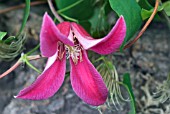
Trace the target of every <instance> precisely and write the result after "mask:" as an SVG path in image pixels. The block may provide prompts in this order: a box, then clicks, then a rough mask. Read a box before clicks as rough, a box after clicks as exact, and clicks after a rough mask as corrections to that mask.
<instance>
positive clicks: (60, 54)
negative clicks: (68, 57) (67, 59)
mask: <svg viewBox="0 0 170 114" xmlns="http://www.w3.org/2000/svg"><path fill="white" fill-rule="evenodd" d="M57 47H58V56H57V57H58V58H59V59H60V60H61V59H62V58H63V56H64V44H63V43H62V42H60V41H58V43H57Z"/></svg>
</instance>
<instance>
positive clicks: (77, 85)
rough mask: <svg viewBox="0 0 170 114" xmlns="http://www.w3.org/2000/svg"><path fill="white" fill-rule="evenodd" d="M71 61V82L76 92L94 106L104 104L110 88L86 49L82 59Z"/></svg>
mask: <svg viewBox="0 0 170 114" xmlns="http://www.w3.org/2000/svg"><path fill="white" fill-rule="evenodd" d="M70 63H71V70H70V71H71V74H70V77H71V84H72V87H73V90H74V91H75V93H76V94H77V95H78V96H79V97H80V98H81V99H82V100H83V101H84V102H86V103H88V104H90V105H94V106H98V105H101V104H104V103H105V102H106V99H107V95H108V90H107V88H106V85H105V84H104V82H103V79H102V77H101V76H100V74H99V73H98V71H97V70H96V69H95V67H94V66H93V65H92V63H91V62H90V61H89V59H88V58H87V54H86V52H85V51H84V52H83V55H82V61H81V62H80V61H79V62H78V63H77V64H75V63H74V62H73V61H72V59H70Z"/></svg>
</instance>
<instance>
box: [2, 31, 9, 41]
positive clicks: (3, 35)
mask: <svg viewBox="0 0 170 114" xmlns="http://www.w3.org/2000/svg"><path fill="white" fill-rule="evenodd" d="M6 34H7V32H1V31H0V40H3V38H4V37H5V36H6Z"/></svg>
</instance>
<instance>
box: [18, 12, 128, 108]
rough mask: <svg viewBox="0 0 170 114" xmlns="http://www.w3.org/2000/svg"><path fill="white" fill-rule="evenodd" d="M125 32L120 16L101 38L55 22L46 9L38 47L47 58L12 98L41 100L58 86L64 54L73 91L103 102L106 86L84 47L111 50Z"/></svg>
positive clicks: (92, 102) (96, 102) (95, 102)
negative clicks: (40, 71) (29, 80)
mask: <svg viewBox="0 0 170 114" xmlns="http://www.w3.org/2000/svg"><path fill="white" fill-rule="evenodd" d="M125 34H126V24H125V21H124V18H123V17H122V16H121V17H120V18H119V20H118V21H117V23H116V25H115V26H114V27H113V29H112V30H111V31H110V33H109V34H108V35H107V36H105V37H104V38H101V39H94V38H92V37H91V36H90V35H89V34H88V33H87V32H86V31H85V30H84V29H83V28H82V27H81V26H80V25H78V24H76V23H74V22H62V23H60V24H58V25H57V26H56V25H55V23H54V22H53V21H52V19H51V18H50V17H49V16H48V14H47V13H46V14H45V15H44V18H43V23H42V28H41V33H40V49H41V53H42V55H43V56H46V57H48V61H47V64H46V67H45V69H44V71H43V73H42V74H41V75H40V76H39V77H38V78H37V80H36V81H35V82H34V83H33V84H32V85H31V86H29V87H27V88H25V89H23V90H22V91H20V92H19V94H18V95H17V96H16V98H21V99H30V100H41V99H47V98H49V97H51V96H53V95H54V94H55V93H56V92H57V91H58V90H59V88H60V87H61V85H62V83H63V81H64V75H65V71H66V58H70V65H71V69H70V78H71V85H72V88H73V90H74V91H75V93H76V94H77V95H78V96H79V97H80V98H81V99H82V100H83V101H84V102H86V103H87V104H90V105H93V106H98V105H101V104H104V103H105V101H106V99H107V95H108V90H107V88H106V85H105V83H104V81H103V79H102V77H101V76H100V74H99V73H98V71H97V70H96V69H95V67H94V66H93V64H92V63H91V62H90V61H89V59H88V57H87V53H86V50H92V51H94V52H97V53H99V54H103V55H105V54H110V53H112V52H115V51H116V50H117V49H118V48H119V47H120V45H121V44H122V42H123V40H124V37H125Z"/></svg>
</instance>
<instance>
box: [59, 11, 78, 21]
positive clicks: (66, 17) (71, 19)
mask: <svg viewBox="0 0 170 114" xmlns="http://www.w3.org/2000/svg"><path fill="white" fill-rule="evenodd" d="M60 15H61V16H62V17H64V18H65V19H67V20H70V21H73V22H76V23H78V20H76V19H74V18H71V17H68V16H66V15H64V14H62V13H60Z"/></svg>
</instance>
